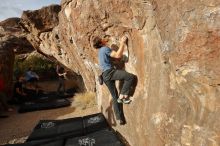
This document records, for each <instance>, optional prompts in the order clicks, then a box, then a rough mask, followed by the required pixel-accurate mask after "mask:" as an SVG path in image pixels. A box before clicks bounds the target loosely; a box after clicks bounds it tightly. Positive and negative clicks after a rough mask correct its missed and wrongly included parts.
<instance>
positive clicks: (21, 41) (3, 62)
mask: <svg viewBox="0 0 220 146" xmlns="http://www.w3.org/2000/svg"><path fill="white" fill-rule="evenodd" d="M19 22H20V18H10V19H6V20H4V21H2V22H0V74H3V77H4V79H5V83H6V92H7V93H8V95H9V96H11V94H12V87H13V86H12V85H13V82H12V76H13V65H14V53H16V54H20V53H27V52H30V51H33V47H32V45H31V44H30V43H29V41H28V40H27V39H26V36H25V35H24V34H23V32H22V29H21V27H20V25H19Z"/></svg>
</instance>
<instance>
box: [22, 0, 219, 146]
mask: <svg viewBox="0 0 220 146" xmlns="http://www.w3.org/2000/svg"><path fill="white" fill-rule="evenodd" d="M47 16H50V17H47ZM21 19H22V22H21V24H22V26H23V29H24V30H25V31H26V32H27V34H28V37H27V38H28V40H29V41H30V42H32V44H33V46H34V47H35V48H36V49H37V50H38V51H40V52H42V53H44V54H45V55H47V56H48V57H54V58H56V59H57V60H58V61H60V62H62V63H63V64H64V65H66V66H67V67H68V68H70V69H72V70H73V71H74V72H76V73H78V74H80V75H82V77H83V80H84V83H85V86H86V88H87V90H90V91H96V93H97V102H98V104H99V106H100V110H102V112H103V113H104V114H105V115H106V117H107V118H108V120H109V122H110V123H111V124H112V125H113V127H114V128H115V129H117V130H118V131H119V132H120V133H121V135H122V136H123V137H125V138H126V140H127V141H128V142H129V144H130V145H131V146H145V145H146V146H164V145H165V146H204V145H205V146H218V145H220V122H219V121H220V98H219V97H220V96H219V95H220V76H219V74H220V68H219V62H220V57H219V55H220V1H219V0H191V1H184V0H183V1H174V0H171V1H169V2H167V1H162V0H154V1H147V0H135V1H133V0H114V1H103V0H87V1H85V0H62V3H61V9H59V7H58V6H50V7H48V8H43V9H41V10H38V11H32V12H31V11H29V12H25V13H24V14H23V16H22V18H21ZM123 34H126V35H127V36H128V38H129V41H128V49H129V61H128V63H126V70H127V71H129V72H132V73H133V74H135V75H137V78H138V83H137V87H136V90H135V93H134V95H133V97H132V100H133V102H132V103H131V104H130V105H124V113H125V117H126V120H127V124H126V125H125V126H120V125H117V123H115V120H114V119H115V118H114V116H113V111H112V107H111V106H110V99H111V96H110V95H109V93H108V90H107V88H106V87H105V86H100V85H99V84H98V83H97V76H98V74H99V73H100V71H99V67H98V61H97V51H96V50H94V49H93V48H92V45H91V40H92V39H93V38H94V37H95V36H97V35H98V36H101V37H106V38H109V40H110V41H109V46H110V45H111V44H116V45H119V39H120V37H121V36H122V35H123Z"/></svg>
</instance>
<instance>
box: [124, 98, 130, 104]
mask: <svg viewBox="0 0 220 146" xmlns="http://www.w3.org/2000/svg"><path fill="white" fill-rule="evenodd" d="M122 102H123V103H124V104H129V103H130V102H131V99H128V98H124V99H122Z"/></svg>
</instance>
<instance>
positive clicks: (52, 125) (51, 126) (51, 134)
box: [27, 117, 84, 141]
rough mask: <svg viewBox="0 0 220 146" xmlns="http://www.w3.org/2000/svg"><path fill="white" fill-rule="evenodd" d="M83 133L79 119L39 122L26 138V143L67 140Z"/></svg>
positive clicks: (81, 121)
mask: <svg viewBox="0 0 220 146" xmlns="http://www.w3.org/2000/svg"><path fill="white" fill-rule="evenodd" d="M83 133H84V128H83V120H82V118H81V117H77V118H71V119H64V120H41V121H40V122H39V123H38V124H37V126H36V127H35V128H34V130H33V132H32V133H31V134H30V136H29V137H28V139H27V141H32V140H40V139H49V138H53V139H54V138H56V137H59V138H62V137H63V138H67V137H70V136H71V137H77V136H82V135H83Z"/></svg>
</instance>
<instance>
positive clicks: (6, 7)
mask: <svg viewBox="0 0 220 146" xmlns="http://www.w3.org/2000/svg"><path fill="white" fill-rule="evenodd" d="M60 1H61V0H0V21H2V20H5V19H7V18H10V17H21V14H22V11H23V10H36V9H40V8H41V7H43V6H47V5H51V4H60Z"/></svg>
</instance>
